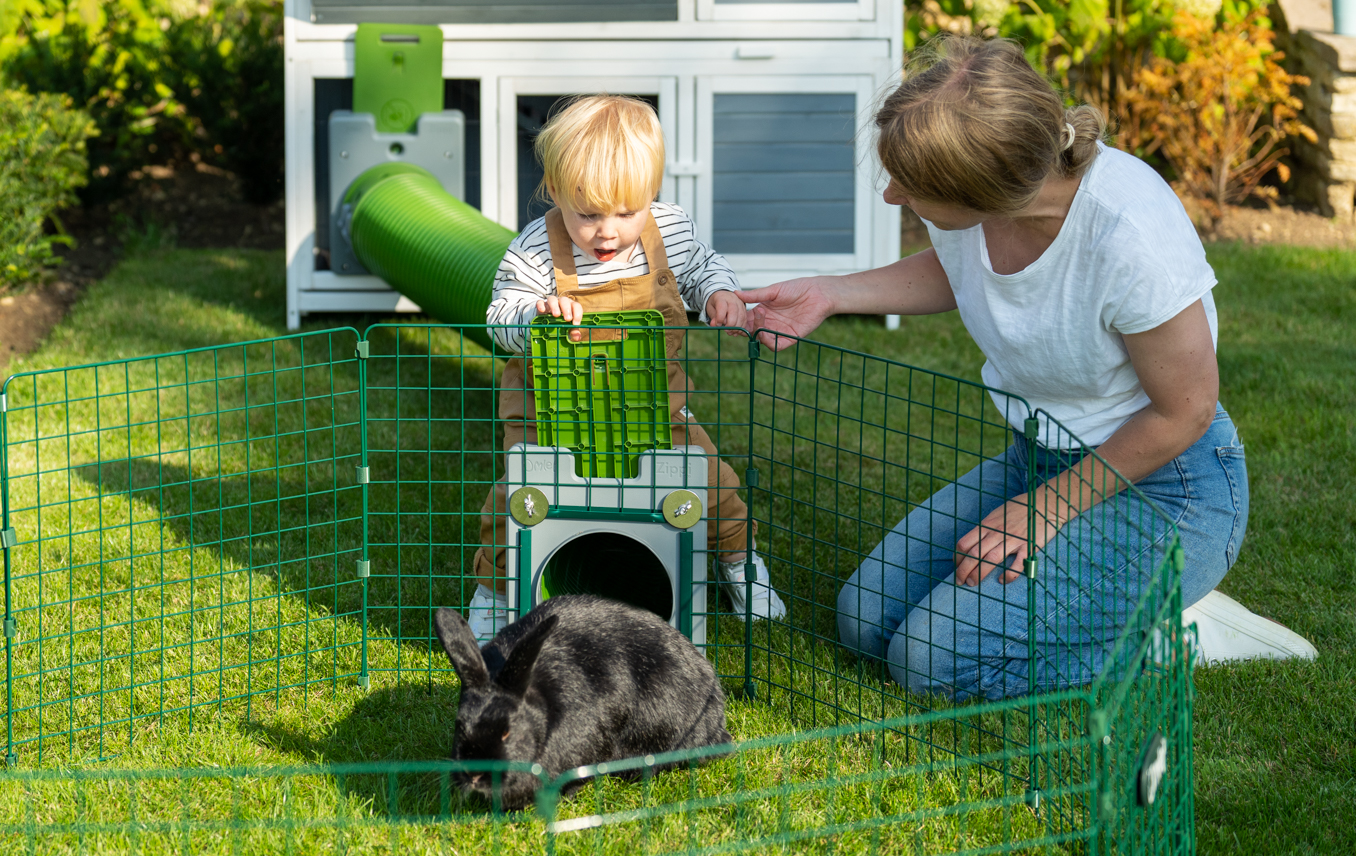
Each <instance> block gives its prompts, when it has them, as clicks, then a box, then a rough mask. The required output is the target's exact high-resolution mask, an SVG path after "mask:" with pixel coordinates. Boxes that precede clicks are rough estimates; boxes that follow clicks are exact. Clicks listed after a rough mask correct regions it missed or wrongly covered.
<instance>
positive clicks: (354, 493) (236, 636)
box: [0, 330, 363, 764]
mask: <svg viewBox="0 0 1356 856" xmlns="http://www.w3.org/2000/svg"><path fill="white" fill-rule="evenodd" d="M357 338H358V337H357V334H356V332H355V331H352V330H340V331H333V332H328V333H320V334H314V335H309V336H294V337H285V338H281V339H275V340H270V341H264V342H251V343H247V344H242V345H230V346H224V347H220V348H211V349H204V350H198V351H190V352H185V353H180V354H171V355H166V356H161V357H150V358H146V359H138V360H125V361H119V362H111V363H102V364H98V365H92V366H83V367H79V368H71V369H62V370H56V371H48V372H40V373H36V374H27V375H16V376H14V377H12V378H10V379H9V380H8V382H7V383H6V384H5V387H4V403H5V413H4V414H3V416H4V420H3V427H2V428H0V431H2V432H3V433H0V437H3V447H4V460H3V474H4V480H5V484H4V491H3V497H4V498H3V502H4V526H5V528H9V529H12V531H13V539H14V544H13V546H12V547H10V548H9V549H7V550H6V551H5V620H6V626H7V627H9V628H12V630H13V633H12V634H10V633H7V634H6V635H7V636H8V637H9V638H7V640H6V642H7V645H6V649H7V650H6V657H7V661H6V716H5V720H6V723H5V724H6V731H7V738H8V751H9V754H10V755H11V756H13V755H14V754H15V753H20V754H21V755H22V756H23V758H24V760H26V761H28V762H29V763H37V764H43V763H50V762H79V761H83V760H85V759H88V758H101V757H108V756H110V755H115V754H117V753H119V752H121V751H123V750H125V749H126V748H127V746H128V745H129V744H130V742H131V741H132V740H133V739H134V738H135V737H136V735H137V734H138V733H141V732H143V731H144V730H145V729H146V728H153V727H163V726H164V724H165V723H166V722H167V721H169V720H173V721H176V722H183V723H186V724H187V725H188V726H192V725H193V724H194V723H195V722H198V721H205V720H210V719H211V718H212V717H214V716H216V715H218V714H220V713H221V712H222V711H223V709H224V708H230V709H232V710H241V711H244V715H245V716H246V717H247V718H248V717H249V716H250V709H251V707H252V706H254V705H258V704H265V703H274V702H276V700H277V699H278V697H279V694H281V693H284V692H287V693H289V694H290V693H292V692H299V693H301V694H303V695H304V694H305V693H307V692H309V691H311V689H312V688H313V687H318V686H321V685H333V683H334V682H335V681H336V680H338V679H339V678H340V677H343V676H347V675H351V674H355V673H356V672H357V671H358V670H359V667H360V659H361V648H362V638H361V632H360V630H359V628H358V624H357V623H355V622H352V621H345V620H344V619H345V617H353V616H360V615H361V612H362V599H361V586H360V585H359V584H358V581H357V576H356V574H355V567H356V562H357V560H358V558H359V557H360V556H361V549H362V535H363V510H362V495H361V490H360V489H359V488H358V487H357V479H356V478H355V472H356V471H357V469H356V468H357V466H358V464H359V463H360V455H361V430H360V421H361V414H362V409H361V405H360V394H361V391H360V385H359V378H358V371H357V365H356V360H355V358H354V347H355V345H356V342H357Z"/></svg>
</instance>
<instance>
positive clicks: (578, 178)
mask: <svg viewBox="0 0 1356 856" xmlns="http://www.w3.org/2000/svg"><path fill="white" fill-rule="evenodd" d="M534 148H535V150H536V153H537V159H538V160H539V161H541V165H542V170H543V172H544V173H545V175H544V176H543V178H542V184H541V187H540V188H538V192H539V193H543V194H544V192H545V191H546V190H547V189H548V188H549V189H550V190H551V191H552V192H554V193H555V194H556V199H557V201H559V202H563V203H565V204H567V205H569V206H570V207H572V208H575V209H576V210H581V211H589V212H600V213H610V212H612V211H615V210H617V209H619V208H625V209H627V210H630V211H641V210H646V209H648V207H649V204H650V203H651V202H653V201H654V198H655V197H656V196H658V195H659V186H660V184H661V183H663V181H664V132H663V129H661V128H660V127H659V117H658V116H656V115H655V113H654V110H653V109H652V108H651V107H650V105H649V104H646V103H645V102H644V101H641V100H640V99H638V98H629V97H627V96H625V95H607V94H603V95H587V96H584V97H581V98H578V99H576V100H574V101H572V102H571V103H570V104H569V106H567V107H566V108H565V109H564V110H561V111H560V112H559V113H557V114H556V115H554V116H552V117H551V118H550V119H547V120H546V124H545V125H544V126H543V127H542V129H541V134H539V135H538V136H537V141H536V143H535V144H534Z"/></svg>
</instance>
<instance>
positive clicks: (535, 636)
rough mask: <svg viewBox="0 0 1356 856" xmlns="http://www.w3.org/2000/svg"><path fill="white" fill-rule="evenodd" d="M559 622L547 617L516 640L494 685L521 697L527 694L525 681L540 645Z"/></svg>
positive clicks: (554, 617) (557, 617) (538, 652)
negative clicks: (516, 642)
mask: <svg viewBox="0 0 1356 856" xmlns="http://www.w3.org/2000/svg"><path fill="white" fill-rule="evenodd" d="M559 621H560V617H559V616H555V615H552V616H548V617H547V618H544V619H542V620H541V621H539V622H537V626H536V627H533V628H532V629H531V630H529V631H527V633H526V634H525V635H524V636H523V638H521V639H519V640H518V644H516V645H514V646H513V650H512V651H510V652H509V655H508V661H507V662H505V663H504V668H503V670H502V671H501V672H500V673H499V677H497V678H495V683H497V684H499V686H500V687H502V688H503V689H505V690H507V691H508V692H510V693H512V694H513V695H516V696H519V697H521V696H522V695H523V693H525V692H527V681H528V679H529V678H531V677H532V667H533V666H534V665H536V662H537V655H538V654H540V653H541V646H542V643H544V642H545V641H546V637H547V636H549V635H550V633H551V631H552V630H554V629H555V628H556V623H557V622H559Z"/></svg>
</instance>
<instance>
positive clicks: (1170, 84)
mask: <svg viewBox="0 0 1356 856" xmlns="http://www.w3.org/2000/svg"><path fill="white" fill-rule="evenodd" d="M908 4H909V5H908V13H909V17H908V18H907V21H908V24H907V31H906V37H905V42H906V47H910V48H911V47H912V46H914V45H916V44H918V43H919V42H920V41H922V40H924V39H926V38H928V37H929V36H931V35H933V34H936V33H938V32H942V31H951V32H963V33H982V34H983V35H986V36H1004V37H1007V38H1011V39H1014V40H1016V41H1018V42H1020V43H1021V44H1022V45H1023V46H1024V47H1025V50H1026V54H1027V58H1028V59H1030V60H1031V62H1032V64H1033V65H1035V66H1036V67H1037V68H1043V69H1044V70H1045V72H1046V74H1047V76H1048V77H1049V78H1050V80H1051V81H1052V82H1053V83H1054V84H1055V85H1056V86H1058V87H1060V88H1061V89H1063V90H1064V91H1065V92H1066V93H1067V94H1068V97H1069V99H1070V101H1075V102H1078V101H1081V102H1087V103H1089V104H1094V105H1096V106H1098V107H1100V108H1101V109H1102V110H1103V111H1104V112H1105V113H1106V114H1107V117H1108V118H1109V119H1110V120H1111V124H1112V130H1113V132H1114V133H1115V134H1116V135H1117V136H1116V144H1117V145H1118V146H1120V147H1121V148H1123V149H1125V150H1127V151H1131V152H1134V153H1135V154H1137V155H1139V156H1141V157H1144V158H1146V159H1148V160H1149V161H1150V163H1152V164H1153V165H1154V166H1156V167H1158V168H1159V169H1160V170H1161V171H1162V172H1164V173H1166V174H1167V176H1168V177H1169V178H1170V179H1172V180H1173V181H1174V183H1175V185H1176V187H1177V189H1178V192H1179V193H1182V194H1183V195H1188V196H1195V197H1198V198H1205V199H1211V200H1214V201H1215V202H1216V203H1218V204H1223V203H1224V202H1225V201H1230V202H1233V201H1238V200H1239V199H1241V198H1243V197H1245V196H1247V195H1248V194H1250V193H1255V192H1257V191H1258V189H1259V188H1258V181H1260V180H1261V179H1262V178H1263V177H1264V176H1265V175H1267V174H1268V173H1270V172H1272V171H1273V170H1274V171H1276V172H1277V174H1278V175H1279V176H1280V177H1281V178H1282V180H1284V179H1285V177H1286V175H1287V174H1288V171H1287V170H1286V168H1285V167H1284V165H1283V164H1281V163H1280V157H1281V155H1283V154H1285V153H1286V150H1285V149H1283V148H1279V147H1278V144H1279V143H1280V141H1281V140H1282V139H1284V137H1285V136H1287V135H1291V134H1300V135H1305V136H1307V135H1309V134H1312V133H1313V132H1312V131H1310V130H1309V129H1308V128H1306V127H1304V126H1303V125H1302V124H1300V123H1299V122H1298V121H1296V112H1295V110H1296V107H1297V104H1298V102H1297V101H1296V99H1295V98H1294V97H1293V96H1292V95H1291V93H1290V90H1289V87H1290V86H1291V85H1292V84H1295V83H1297V82H1302V78H1296V77H1291V76H1289V75H1286V74H1285V73H1284V71H1283V70H1282V69H1281V68H1280V67H1279V66H1278V65H1277V64H1276V63H1275V59H1277V58H1279V57H1273V56H1272V54H1273V49H1272V46H1271V37H1272V33H1271V21H1270V19H1268V18H1267V17H1266V9H1267V6H1268V0H1021V2H1010V1H1009V0H908ZM1262 190H1263V192H1265V189H1264V188H1263V189H1262Z"/></svg>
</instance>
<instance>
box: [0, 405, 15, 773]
mask: <svg viewBox="0 0 1356 856" xmlns="http://www.w3.org/2000/svg"><path fill="white" fill-rule="evenodd" d="M0 389H3V387H0ZM8 425H9V398H8V394H7V393H5V392H0V547H3V549H0V552H3V553H4V562H5V766H6V767H11V768H12V767H13V766H14V763H15V761H16V758H15V757H14V635H15V631H16V630H17V628H16V627H15V625H14V607H13V605H12V604H11V603H10V570H9V542H10V538H11V537H12V536H11V535H10V533H11V532H12V531H13V530H11V529H10V528H9V433H8V431H7V428H8Z"/></svg>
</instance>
